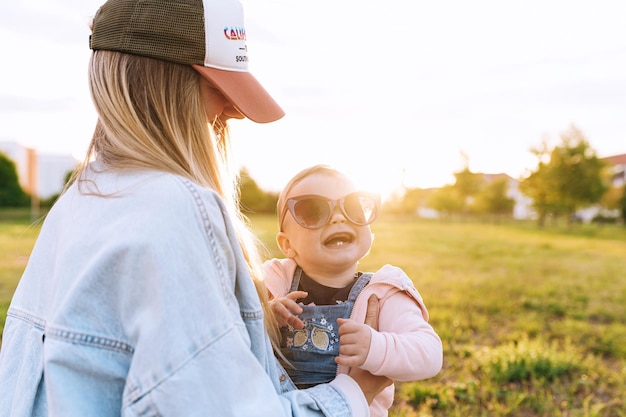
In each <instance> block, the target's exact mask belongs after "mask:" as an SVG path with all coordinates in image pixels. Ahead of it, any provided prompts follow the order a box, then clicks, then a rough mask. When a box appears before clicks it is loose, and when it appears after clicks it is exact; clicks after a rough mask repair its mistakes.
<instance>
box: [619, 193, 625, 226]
mask: <svg viewBox="0 0 626 417" xmlns="http://www.w3.org/2000/svg"><path fill="white" fill-rule="evenodd" d="M619 211H620V214H621V216H622V224H623V225H624V227H626V184H624V188H623V189H622V198H620V199H619Z"/></svg>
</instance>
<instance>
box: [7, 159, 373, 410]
mask: <svg viewBox="0 0 626 417" xmlns="http://www.w3.org/2000/svg"><path fill="white" fill-rule="evenodd" d="M88 177H89V179H90V182H82V186H81V187H84V189H83V188H81V191H82V192H80V191H79V189H78V187H77V185H76V184H74V185H73V186H72V187H71V188H70V189H69V190H68V192H66V193H65V194H64V195H63V196H62V197H61V198H60V199H59V201H58V202H57V203H56V204H55V206H54V207H53V208H52V210H51V211H50V213H49V214H48V216H47V218H46V220H45V222H44V224H43V226H42V229H41V232H40V235H39V238H38V240H37V242H36V244H35V247H34V249H33V251H32V254H31V257H30V259H29V262H28V265H27V267H26V270H25V271H24V275H23V276H22V279H21V280H20V283H19V285H18V288H17V290H16V292H15V294H14V297H13V300H12V302H11V305H10V308H9V311H8V316H7V321H6V324H5V329H4V333H3V339H2V348H1V350H0V417H8V416H11V417H22V416H62V417H72V416H80V417H85V416H96V417H100V416H182V415H184V416H219V417H227V416H238V417H243V416H245V417H253V416H259V417H270V416H271V417H273V416H300V417H309V416H359V417H360V416H367V415H368V414H369V413H368V411H367V404H366V403H365V400H364V397H363V395H362V394H361V392H360V390H359V389H358V385H356V383H355V382H354V380H352V379H351V378H349V377H347V376H345V375H341V376H338V377H337V378H336V379H335V380H334V381H332V382H331V383H329V384H324V385H320V386H317V387H314V388H311V389H307V390H301V391H299V390H295V389H294V385H293V384H292V383H291V380H290V379H289V378H288V377H287V376H286V373H285V372H284V370H283V369H282V368H281V367H280V365H279V364H278V363H277V361H276V359H275V356H274V354H273V352H272V348H271V345H270V342H269V339H268V336H267V333H266V332H265V329H264V325H263V314H262V309H261V305H260V301H259V299H258V297H257V293H256V290H255V287H254V284H253V282H252V279H251V278H250V275H249V272H248V270H247V268H246V264H245V261H244V259H243V255H242V253H241V248H240V247H239V245H238V243H237V238H236V236H235V232H234V229H233V225H232V223H231V222H230V221H229V218H228V214H227V213H226V209H225V207H224V204H223V202H222V201H221V199H220V198H219V197H218V196H217V195H216V194H215V193H214V192H212V191H210V190H208V189H206V188H203V187H200V186H198V185H197V184H194V183H192V182H189V181H188V180H185V179H183V178H180V177H177V176H175V175H171V174H165V173H161V172H155V171H144V172H134V173H131V172H125V173H120V172H112V171H108V170H106V169H105V168H104V167H103V166H102V165H101V164H99V163H98V162H94V163H93V164H92V166H91V169H90V170H89V172H88Z"/></svg>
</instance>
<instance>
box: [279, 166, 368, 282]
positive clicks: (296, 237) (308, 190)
mask: <svg viewBox="0 0 626 417" xmlns="http://www.w3.org/2000/svg"><path fill="white" fill-rule="evenodd" d="M356 191H357V189H356V187H355V185H354V184H353V183H352V182H351V181H350V180H348V179H347V178H345V177H337V176H331V175H327V174H321V173H317V174H313V175H311V176H309V177H306V178H304V179H303V180H302V181H300V182H299V183H297V184H296V185H295V186H294V187H293V188H292V189H291V191H290V192H289V194H288V195H287V196H286V200H287V199H289V198H293V197H298V196H303V195H316V196H320V197H323V198H326V199H328V200H330V201H334V200H339V199H341V198H343V197H345V196H347V195H349V194H351V193H354V192H356ZM283 233H284V236H285V237H286V239H287V240H288V245H289V249H290V250H289V251H287V252H288V253H285V255H287V256H288V257H290V258H293V259H294V260H295V261H296V262H297V263H298V265H300V267H302V269H303V270H304V271H306V272H307V273H308V274H320V275H327V276H328V275H332V274H333V273H342V272H345V270H346V269H350V268H353V270H354V271H356V266H357V263H358V261H359V260H360V259H361V258H362V257H363V256H365V255H366V254H367V253H368V251H369V249H370V246H371V244H372V233H371V230H370V227H369V226H359V225H357V224H355V223H353V222H352V221H351V220H350V219H349V218H347V217H346V215H345V214H344V212H343V211H342V209H341V207H340V206H339V205H338V204H335V205H334V207H333V211H332V213H331V214H330V217H329V218H328V221H327V222H326V223H325V224H324V225H323V226H321V227H319V228H306V227H303V226H301V225H300V224H298V222H296V221H295V220H294V218H293V215H292V213H291V212H288V213H286V214H285V218H284V222H283Z"/></svg>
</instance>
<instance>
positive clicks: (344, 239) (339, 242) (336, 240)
mask: <svg viewBox="0 0 626 417" xmlns="http://www.w3.org/2000/svg"><path fill="white" fill-rule="evenodd" d="M353 241H354V236H352V235H351V234H350V233H336V234H334V235H331V236H329V237H328V239H326V241H325V242H324V245H325V246H343V245H347V244H349V243H352V242H353Z"/></svg>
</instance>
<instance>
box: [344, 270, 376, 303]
mask: <svg viewBox="0 0 626 417" xmlns="http://www.w3.org/2000/svg"><path fill="white" fill-rule="evenodd" d="M373 275H374V274H372V273H371V272H364V273H362V274H361V276H360V277H359V279H358V280H357V281H356V282H355V283H354V285H353V286H352V289H351V290H350V295H348V300H347V301H355V300H356V298H357V297H358V296H359V294H360V293H361V291H363V288H365V286H366V285H367V284H369V282H370V279H372V276H373Z"/></svg>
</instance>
